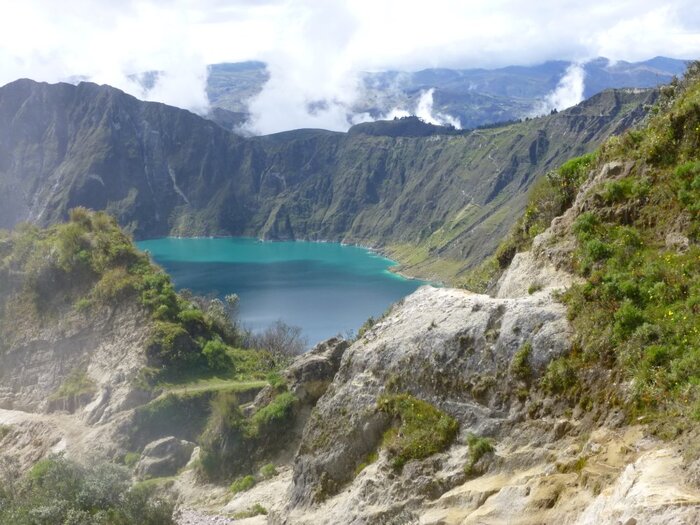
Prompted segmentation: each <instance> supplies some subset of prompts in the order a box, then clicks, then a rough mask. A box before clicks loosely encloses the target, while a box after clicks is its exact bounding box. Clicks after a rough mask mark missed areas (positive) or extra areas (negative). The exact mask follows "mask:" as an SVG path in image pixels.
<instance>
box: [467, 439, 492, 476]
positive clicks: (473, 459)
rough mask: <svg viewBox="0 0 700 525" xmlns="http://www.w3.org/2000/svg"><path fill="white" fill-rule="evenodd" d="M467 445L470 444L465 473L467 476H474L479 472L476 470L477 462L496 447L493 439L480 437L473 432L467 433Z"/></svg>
mask: <svg viewBox="0 0 700 525" xmlns="http://www.w3.org/2000/svg"><path fill="white" fill-rule="evenodd" d="M467 445H468V446H469V461H467V464H466V465H465V466H464V473H465V474H466V475H467V476H474V475H476V474H478V473H477V471H476V464H477V462H478V461H479V460H480V459H481V458H482V457H484V456H485V455H486V454H490V453H492V452H493V451H494V450H495V448H494V445H493V440H492V439H489V438H485V437H479V436H477V435H476V434H473V433H471V432H470V433H469V434H468V435H467Z"/></svg>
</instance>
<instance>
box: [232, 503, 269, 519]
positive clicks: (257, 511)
mask: <svg viewBox="0 0 700 525" xmlns="http://www.w3.org/2000/svg"><path fill="white" fill-rule="evenodd" d="M264 515H267V509H266V508H265V507H263V506H262V505H260V503H256V504H255V505H253V506H252V507H250V508H249V509H247V510H242V511H241V512H236V513H234V514H233V515H232V516H231V517H232V518H233V519H234V520H242V519H245V518H252V517H254V516H264Z"/></svg>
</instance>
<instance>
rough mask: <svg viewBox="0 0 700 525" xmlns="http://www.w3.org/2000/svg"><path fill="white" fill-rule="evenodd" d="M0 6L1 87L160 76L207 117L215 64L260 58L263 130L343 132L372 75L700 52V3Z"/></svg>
mask: <svg viewBox="0 0 700 525" xmlns="http://www.w3.org/2000/svg"><path fill="white" fill-rule="evenodd" d="M0 12H2V13H3V16H2V18H0V83H6V82H9V81H12V80H14V79H16V78H19V77H30V78H35V79H37V80H46V81H57V80H60V79H64V78H67V77H70V76H72V75H76V74H83V75H87V76H89V77H90V78H92V79H93V80H95V81H97V82H104V83H110V84H113V85H116V86H117V87H121V88H123V89H125V90H127V91H129V92H131V93H134V94H136V95H137V96H144V93H143V92H142V90H140V88H139V87H138V86H137V85H136V84H134V83H133V82H131V81H129V80H128V75H130V74H133V73H138V72H141V71H147V70H159V71H164V72H165V74H164V75H163V76H162V78H161V80H160V83H159V85H158V86H157V89H156V90H154V91H153V92H151V93H150V95H148V96H150V97H152V98H156V99H158V100H161V101H163V102H168V103H171V104H176V105H180V106H183V107H187V108H190V109H194V110H197V111H202V110H203V109H204V108H205V106H206V95H205V92H204V77H203V75H204V71H205V69H204V68H205V65H206V64H208V63H216V62H223V61H240V60H246V59H261V60H265V61H266V62H268V63H269V65H270V71H271V73H272V79H271V81H270V82H269V84H268V86H267V87H266V89H265V91H264V92H263V94H262V95H261V96H260V98H259V99H258V100H257V101H256V102H255V105H254V110H255V112H256V126H257V127H258V129H260V130H267V131H272V130H280V129H288V128H290V127H300V126H320V127H329V128H332V129H344V127H347V125H348V123H347V122H346V121H345V120H346V117H345V115H346V112H347V108H348V107H349V106H350V105H352V103H353V101H354V99H355V98H356V97H357V96H360V92H359V90H358V89H357V88H358V85H357V78H358V77H357V75H358V72H360V71H365V70H380V69H404V70H416V69H420V68H426V67H436V66H442V67H499V66H504V65H509V64H533V63H538V62H542V61H545V60H548V59H564V60H571V61H575V62H582V61H585V60H587V59H590V58H593V57H596V56H599V55H603V56H608V57H609V58H612V59H624V60H641V59H646V58H650V57H652V56H655V55H665V56H673V57H677V58H694V57H698V56H699V55H700V7H698V5H697V2H696V0H670V1H666V2H664V3H663V4H662V5H660V4H659V2H658V0H634V1H633V0H617V1H615V2H610V1H609V0H607V1H603V0H591V1H589V2H585V3H581V2H574V1H573V0H543V1H541V2H537V3H534V4H533V3H532V2H521V1H519V0H489V1H486V0H479V1H477V0H474V1H469V2H464V1H462V0H432V1H431V2H430V5H429V6H427V5H426V4H424V3H422V2H406V1H404V0H401V1H399V0H379V1H378V0H324V1H323V2H319V1H318V0H256V1H253V0H233V1H226V0H199V1H195V0H172V1H166V0H125V1H123V2H113V1H108V0H92V1H90V0H63V1H61V2H56V1H54V0H23V1H22V2H16V1H14V0H0Z"/></svg>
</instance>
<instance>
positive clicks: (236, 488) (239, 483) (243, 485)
mask: <svg viewBox="0 0 700 525" xmlns="http://www.w3.org/2000/svg"><path fill="white" fill-rule="evenodd" d="M254 486H255V478H254V477H253V476H251V475H247V476H243V477H242V478H238V479H237V480H235V481H234V482H233V483H231V486H230V487H229V490H230V491H231V492H233V493H234V494H238V493H239V492H245V491H247V490H250V489H252V488H253V487H254Z"/></svg>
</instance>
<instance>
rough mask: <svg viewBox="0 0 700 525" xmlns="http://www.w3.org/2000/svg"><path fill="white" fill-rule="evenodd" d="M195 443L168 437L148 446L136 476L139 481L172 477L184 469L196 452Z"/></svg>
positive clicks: (142, 453)
mask: <svg viewBox="0 0 700 525" xmlns="http://www.w3.org/2000/svg"><path fill="white" fill-rule="evenodd" d="M194 448H195V445H194V443H190V442H189V441H184V440H181V439H177V438H175V437H173V436H168V437H165V438H162V439H159V440H157V441H153V442H151V443H149V444H148V445H146V446H145V447H144V449H143V452H141V459H140V460H139V462H138V464H137V465H136V470H135V474H136V476H137V477H138V478H139V479H149V478H160V477H163V476H172V475H174V474H176V473H177V471H178V470H180V469H181V468H182V467H184V466H185V465H186V464H187V463H188V461H189V460H190V457H191V456H192V452H193V451H194Z"/></svg>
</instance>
